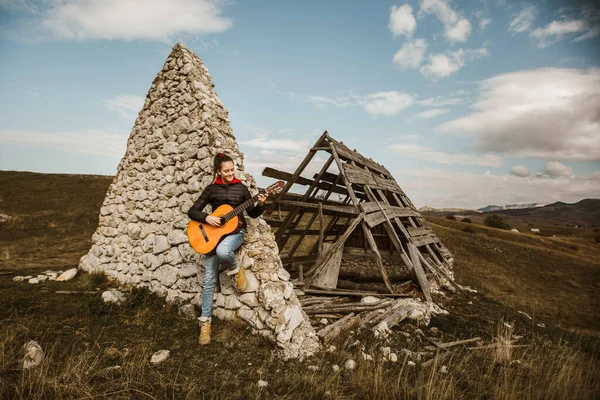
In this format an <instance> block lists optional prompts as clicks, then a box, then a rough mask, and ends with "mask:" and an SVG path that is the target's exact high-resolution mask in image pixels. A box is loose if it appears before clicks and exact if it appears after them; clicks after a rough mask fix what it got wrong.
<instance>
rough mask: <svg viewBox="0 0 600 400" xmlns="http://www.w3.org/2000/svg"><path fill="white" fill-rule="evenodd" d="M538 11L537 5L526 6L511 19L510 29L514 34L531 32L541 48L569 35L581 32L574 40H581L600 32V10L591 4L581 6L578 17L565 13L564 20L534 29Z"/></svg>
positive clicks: (530, 34) (531, 35)
mask: <svg viewBox="0 0 600 400" xmlns="http://www.w3.org/2000/svg"><path fill="white" fill-rule="evenodd" d="M563 11H564V10H563ZM537 12H538V11H537V8H536V6H528V7H525V8H524V9H523V10H521V12H520V13H519V14H518V15H517V16H516V17H515V18H513V19H512V20H511V21H510V23H509V25H508V31H509V32H510V33H512V34H513V35H514V34H517V33H523V32H529V36H530V37H531V39H532V40H534V41H535V42H536V45H537V47H540V48H543V47H548V46H550V45H552V44H554V43H556V42H559V41H560V40H562V39H563V38H564V37H565V36H567V35H572V34H580V35H579V36H578V37H576V38H575V39H574V40H573V41H575V42H579V41H582V40H587V39H591V38H593V37H595V36H597V35H598V34H600V12H598V10H597V8H594V7H593V6H591V5H588V6H583V7H581V9H580V10H579V11H578V13H577V14H578V18H576V17H575V15H566V14H563V15H562V18H563V19H562V20H556V21H551V22H550V23H548V24H547V25H546V26H544V27H540V28H535V29H534V28H533V20H534V18H535V16H536V14H537Z"/></svg>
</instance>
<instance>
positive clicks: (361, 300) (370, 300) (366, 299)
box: [360, 296, 381, 304]
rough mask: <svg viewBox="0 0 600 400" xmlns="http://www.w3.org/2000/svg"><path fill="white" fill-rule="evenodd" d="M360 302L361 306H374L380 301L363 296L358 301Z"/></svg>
mask: <svg viewBox="0 0 600 400" xmlns="http://www.w3.org/2000/svg"><path fill="white" fill-rule="evenodd" d="M360 302H361V303H363V304H376V303H379V302H381V299H379V298H377V297H375V296H365V297H363V298H361V299H360Z"/></svg>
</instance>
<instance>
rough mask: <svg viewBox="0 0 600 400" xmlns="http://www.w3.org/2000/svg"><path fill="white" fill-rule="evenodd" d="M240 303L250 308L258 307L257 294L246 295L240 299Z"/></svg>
mask: <svg viewBox="0 0 600 400" xmlns="http://www.w3.org/2000/svg"><path fill="white" fill-rule="evenodd" d="M239 299H240V301H241V302H242V303H244V304H245V305H247V306H248V307H258V298H257V297H256V293H244V294H242V295H241V296H240V297H239Z"/></svg>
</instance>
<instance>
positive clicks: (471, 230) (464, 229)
mask: <svg viewBox="0 0 600 400" xmlns="http://www.w3.org/2000/svg"><path fill="white" fill-rule="evenodd" d="M463 232H466V233H475V229H473V228H471V227H470V226H465V227H464V228H463Z"/></svg>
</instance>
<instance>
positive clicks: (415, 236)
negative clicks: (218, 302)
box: [263, 131, 453, 301]
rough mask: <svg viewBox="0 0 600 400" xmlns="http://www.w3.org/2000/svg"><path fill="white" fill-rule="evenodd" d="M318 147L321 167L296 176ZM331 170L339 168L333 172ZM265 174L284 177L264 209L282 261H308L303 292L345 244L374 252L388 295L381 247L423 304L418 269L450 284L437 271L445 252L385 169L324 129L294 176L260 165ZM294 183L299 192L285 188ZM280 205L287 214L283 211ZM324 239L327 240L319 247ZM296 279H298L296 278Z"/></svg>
mask: <svg viewBox="0 0 600 400" xmlns="http://www.w3.org/2000/svg"><path fill="white" fill-rule="evenodd" d="M319 152H321V154H322V153H325V155H326V156H327V160H326V161H325V163H324V164H323V166H322V167H321V169H320V171H319V172H318V173H316V174H315V175H314V176H312V177H311V178H306V177H302V176H301V174H302V172H304V171H305V169H306V168H307V166H308V165H309V163H310V162H311V160H313V158H314V157H315V155H316V154H317V153H319ZM335 167H337V173H333V172H331V171H330V170H334V169H335ZM263 176H266V177H270V178H275V179H282V180H286V181H287V184H286V185H285V187H284V188H283V190H282V192H281V194H280V195H279V196H277V197H276V198H275V199H274V200H273V201H272V203H271V205H270V206H269V207H268V209H267V210H266V212H265V218H266V219H267V220H268V221H269V223H270V224H271V225H272V226H274V227H276V232H275V239H276V241H277V245H278V246H279V250H280V256H281V260H282V262H283V264H284V265H290V264H294V263H302V264H303V265H311V264H312V267H311V268H310V269H309V270H308V271H307V272H306V274H305V277H306V280H303V287H304V289H308V288H309V287H310V286H311V285H312V284H313V283H314V280H315V278H316V277H317V275H318V274H319V273H321V272H322V271H323V269H324V268H326V267H327V265H331V263H329V264H328V262H329V261H330V260H331V259H332V258H333V257H334V254H336V253H337V254H340V250H341V249H343V248H344V246H345V247H346V248H348V247H350V248H352V247H354V248H362V249H363V250H364V251H368V252H370V253H372V254H374V255H375V261H376V263H377V266H378V268H379V271H380V273H381V276H382V278H383V281H384V283H385V287H386V288H387V291H389V292H390V293H393V292H394V290H393V288H392V285H391V282H390V279H389V276H388V272H387V271H386V269H385V267H384V264H383V262H382V256H381V253H382V252H384V251H385V252H389V253H396V254H397V255H400V259H401V260H402V262H403V263H404V264H405V265H406V266H407V267H408V269H409V270H410V271H411V272H412V273H413V275H414V276H416V278H417V280H418V282H419V285H420V286H421V289H422V291H423V294H424V295H425V298H426V299H427V300H428V301H431V297H430V295H429V284H428V280H427V276H426V273H425V271H424V269H423V267H424V268H425V269H426V270H428V271H429V273H430V274H431V275H433V276H437V277H439V278H444V279H446V280H448V281H449V282H451V283H453V282H452V280H451V279H450V278H449V277H448V276H447V275H446V273H444V271H443V270H442V268H441V267H442V266H443V265H444V264H446V263H449V262H450V263H451V262H452V256H451V254H450V252H449V251H448V250H447V249H446V247H445V246H444V245H443V244H442V243H441V242H440V241H439V239H438V238H437V236H436V235H435V234H434V233H433V231H432V230H431V227H430V226H429V224H428V223H427V221H425V220H424V219H423V218H422V217H421V215H420V214H419V213H418V211H417V210H416V208H415V206H414V205H413V204H412V202H411V201H410V199H409V198H408V197H407V196H406V195H405V194H404V192H403V190H402V189H401V188H400V186H399V185H398V184H397V183H396V181H395V180H394V178H393V177H392V175H391V173H390V172H389V171H388V170H387V169H386V168H385V167H383V166H382V165H379V164H377V163H376V162H374V161H372V160H371V159H368V158H365V157H363V156H362V155H361V154H359V153H358V152H356V151H353V150H351V149H349V148H348V147H347V146H345V145H344V144H343V143H342V142H338V141H336V140H334V139H333V138H332V137H331V136H329V134H328V133H327V131H325V132H324V133H323V134H322V135H321V137H320V138H319V139H318V140H317V142H316V143H315V144H314V146H313V147H312V148H311V149H310V151H309V152H308V154H307V155H306V157H305V158H304V160H303V161H302V162H301V163H300V165H299V166H298V168H297V169H296V171H295V172H294V173H293V174H291V173H287V172H284V171H279V170H275V169H272V168H265V170H264V171H263ZM294 185H297V186H296V187H295V188H298V186H300V187H308V188H307V189H306V190H305V191H304V193H303V194H297V193H293V192H292V191H290V189H291V188H292V187H293V186H294ZM296 191H297V190H296ZM336 198H337V199H336ZM282 210H283V211H286V213H285V215H284V216H282V213H281V211H282ZM324 216H327V218H325V217H324ZM325 219H327V222H325ZM313 226H315V227H313ZM317 227H318V229H317ZM310 238H312V241H311V240H310ZM324 242H328V243H329V245H328V246H327V248H326V249H325V250H324V247H323V243H324ZM301 243H304V245H303V246H302V248H303V249H304V251H303V253H304V254H298V253H299V251H298V250H299V248H300V247H301V246H300V245H301ZM307 243H308V244H309V249H308V250H306V248H307V247H306V244H307ZM300 278H301V280H302V276H301V277H300ZM336 279H337V278H336Z"/></svg>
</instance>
